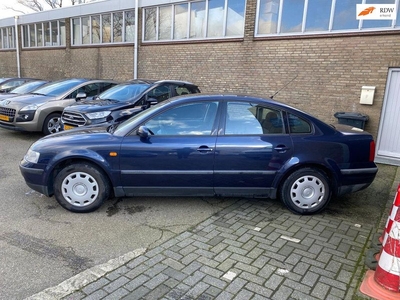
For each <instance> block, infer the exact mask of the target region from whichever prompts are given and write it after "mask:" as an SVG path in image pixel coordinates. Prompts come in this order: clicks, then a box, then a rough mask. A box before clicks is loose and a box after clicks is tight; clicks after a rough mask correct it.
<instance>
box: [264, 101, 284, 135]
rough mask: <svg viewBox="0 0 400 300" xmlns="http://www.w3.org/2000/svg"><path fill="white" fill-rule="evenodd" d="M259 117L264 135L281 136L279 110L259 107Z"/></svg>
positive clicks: (281, 128) (280, 114)
mask: <svg viewBox="0 0 400 300" xmlns="http://www.w3.org/2000/svg"><path fill="white" fill-rule="evenodd" d="M259 115H261V116H262V119H261V126H262V129H263V133H264V134H282V133H283V132H284V131H283V122H282V113H281V112H280V111H279V110H276V109H271V108H267V107H259Z"/></svg>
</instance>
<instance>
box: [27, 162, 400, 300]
mask: <svg viewBox="0 0 400 300" xmlns="http://www.w3.org/2000/svg"><path fill="white" fill-rule="evenodd" d="M399 170H400V169H399V168H398V169H397V172H396V177H395V179H394V181H393V186H392V190H391V192H390V196H389V199H388V201H387V207H386V210H385V212H384V213H383V214H382V218H381V222H380V226H379V228H374V226H373V225H369V224H354V223H351V222H349V221H346V220H343V219H341V218H340V217H338V216H335V215H334V214H321V215H314V216H298V215H294V214H292V213H290V212H288V211H287V210H286V209H285V208H284V207H283V206H282V205H280V203H279V202H276V201H262V200H252V199H246V200H241V201H238V202H237V203H235V204H234V205H232V206H230V207H228V208H226V209H224V210H223V211H221V212H220V213H219V214H218V215H214V216H212V217H211V218H209V219H207V220H205V221H204V222H202V223H200V224H199V225H197V226H196V227H195V228H193V229H192V230H190V231H186V232H183V233H182V234H179V235H178V236H176V237H174V238H172V239H170V240H169V241H167V242H165V243H163V244H162V245H160V246H157V247H155V248H153V249H137V250H135V251H132V252H131V253H128V254H126V255H125V256H122V257H120V258H117V259H115V260H111V261H109V262H108V263H106V264H103V265H100V266H96V267H93V268H91V269H89V270H87V271H85V272H83V273H81V274H78V275H77V276H75V277H73V278H71V279H69V280H66V281H65V282H63V283H61V284H60V285H58V286H56V287H52V288H49V289H46V290H45V291H43V292H41V293H38V294H36V295H33V296H31V297H29V298H28V299H41V300H43V299H74V300H75V299H113V300H115V299H279V300H281V299H331V300H334V299H338V300H339V299H341V300H342V299H349V300H350V299H352V298H353V297H354V296H356V297H358V299H362V298H365V299H368V297H366V296H364V295H362V294H361V293H360V292H359V291H358V288H359V284H360V282H361V280H362V276H363V274H364V272H365V270H366V266H365V261H364V254H365V251H366V249H368V248H369V245H370V242H371V241H370V239H371V236H372V235H373V234H374V233H376V232H382V231H383V229H384V226H385V223H386V220H387V216H388V213H387V212H388V211H389V209H390V208H391V205H392V203H393V199H394V195H395V191H396V189H397V186H398V183H399V182H400V171H399ZM386 211H387V212H386Z"/></svg>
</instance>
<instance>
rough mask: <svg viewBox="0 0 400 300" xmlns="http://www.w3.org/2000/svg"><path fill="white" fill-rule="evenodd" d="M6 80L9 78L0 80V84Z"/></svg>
mask: <svg viewBox="0 0 400 300" xmlns="http://www.w3.org/2000/svg"><path fill="white" fill-rule="evenodd" d="M8 79H10V78H0V83H2V82H4V81H6V80H8Z"/></svg>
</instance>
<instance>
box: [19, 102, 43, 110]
mask: <svg viewBox="0 0 400 300" xmlns="http://www.w3.org/2000/svg"><path fill="white" fill-rule="evenodd" d="M43 104H44V103H40V104H37V103H36V104H29V105H27V106H24V107H23V108H21V110H20V111H32V110H37V109H38V108H39V107H40V106H42V105H43Z"/></svg>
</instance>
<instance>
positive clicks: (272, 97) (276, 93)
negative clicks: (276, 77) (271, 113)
mask: <svg viewBox="0 0 400 300" xmlns="http://www.w3.org/2000/svg"><path fill="white" fill-rule="evenodd" d="M297 76H299V74H297V75H296V76H294V77H293V78H292V79H291V80H290V81H289V82H288V83H286V84H285V85H284V86H283V87H281V88H280V89H279V90H278V91H276V92H275V94H273V95H272V96H271V97H270V98H271V99H274V97H275V96H276V95H278V93H279V92H280V91H282V90H283V89H284V88H285V87H287V86H288V85H289V84H291V83H292V81H293V80H295V79H296V78H297Z"/></svg>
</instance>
